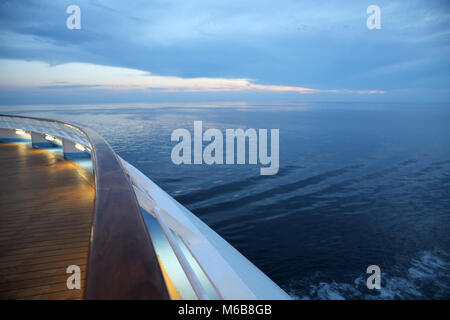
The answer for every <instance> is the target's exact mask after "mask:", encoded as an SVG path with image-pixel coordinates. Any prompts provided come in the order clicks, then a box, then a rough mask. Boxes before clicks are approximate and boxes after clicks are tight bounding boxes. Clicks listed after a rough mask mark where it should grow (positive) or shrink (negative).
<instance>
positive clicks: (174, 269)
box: [141, 208, 197, 300]
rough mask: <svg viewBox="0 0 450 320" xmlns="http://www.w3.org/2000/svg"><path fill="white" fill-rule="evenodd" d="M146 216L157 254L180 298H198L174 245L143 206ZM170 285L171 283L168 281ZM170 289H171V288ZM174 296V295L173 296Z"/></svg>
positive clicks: (164, 271)
mask: <svg viewBox="0 0 450 320" xmlns="http://www.w3.org/2000/svg"><path fill="white" fill-rule="evenodd" d="M141 211H142V214H143V216H144V220H145V223H146V225H147V228H148V231H149V234H150V238H151V240H152V243H153V247H154V248H155V252H156V255H157V256H158V259H159V261H160V264H161V265H162V267H161V269H163V270H162V271H163V273H166V274H167V276H168V278H169V279H170V282H171V284H173V286H174V287H175V289H176V291H177V293H178V294H179V296H180V298H181V299H183V300H197V295H196V294H195V292H194V289H193V288H192V286H191V284H190V283H189V280H188V278H187V276H186V274H185V273H184V270H183V268H182V267H181V265H180V263H179V261H178V259H177V257H176V255H175V253H174V252H173V250H172V247H171V246H170V244H169V241H168V240H167V238H166V236H165V234H164V232H163V230H162V229H161V226H160V225H159V222H158V220H156V218H155V217H154V216H152V215H151V214H150V213H148V212H147V211H146V210H145V209H143V208H141ZM166 285H168V287H169V286H170V284H168V283H167V281H166ZM169 291H170V290H169ZM171 298H173V296H171Z"/></svg>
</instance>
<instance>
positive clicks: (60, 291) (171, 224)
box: [0, 115, 289, 300]
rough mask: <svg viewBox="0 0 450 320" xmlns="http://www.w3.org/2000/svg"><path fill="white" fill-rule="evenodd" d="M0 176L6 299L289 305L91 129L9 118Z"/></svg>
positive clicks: (2, 132) (1, 138)
mask: <svg viewBox="0 0 450 320" xmlns="http://www.w3.org/2000/svg"><path fill="white" fill-rule="evenodd" d="M130 143H131V142H130ZM0 170H1V171H0V299H87V300H98V299H101V300H107V299H159V300H166V299H172V300H179V299H183V300H197V299H200V300H207V299H289V296H288V295H287V294H286V293H285V292H284V291H283V290H282V289H281V288H279V287H278V286H277V285H276V284H275V283H274V282H273V281H272V280H271V279H269V278H268V277H267V276H266V275H265V274H264V273H263V272H261V270H259V269H258V268H257V267H256V266H255V265H253V264H252V263H251V262H250V261H249V260H247V259H246V258H245V257H244V256H243V255H242V254H240V253H239V252H238V251H237V250H236V249H235V248H233V247H232V246H231V245H230V244H229V243H228V242H226V241H225V240H224V239H223V238H221V237H220V236H219V235H218V234H217V233H215V232H214V231H213V230H212V229H211V228H209V227H208V226H207V225H206V224H205V223H203V222H202V221H201V220H200V219H198V218H197V217H196V216H195V215H194V214H193V213H192V212H190V211H189V210H188V209H186V208H185V207H184V206H183V205H181V204H180V203H178V202H177V201H176V200H175V199H173V198H172V197H171V196H170V195H169V194H167V193H166V192H164V190H162V189H161V188H160V187H159V186H158V185H156V184H155V183H154V182H153V181H152V180H151V179H149V178H148V177H146V176H145V175H144V174H143V173H142V172H140V171H139V170H138V169H137V168H135V167H134V166H132V165H131V164H130V163H128V162H127V161H125V160H124V159H122V158H121V157H120V156H118V155H117V154H116V153H115V152H114V150H113V149H112V148H111V146H110V145H109V144H108V142H107V141H106V140H105V139H104V138H103V137H101V136H100V135H99V134H98V133H96V132H95V131H94V130H92V129H90V128H87V127H84V126H80V125H74V124H69V123H66V122H61V121H57V120H49V119H39V118H32V117H26V116H18V115H0ZM73 266H74V268H75V269H77V267H79V271H80V272H79V273H75V274H73V272H74V271H73V269H72V270H71V268H72V267H73ZM72 275H73V276H76V275H79V279H80V287H77V286H76V287H74V286H72V285H71V284H73V282H72V280H73V279H72Z"/></svg>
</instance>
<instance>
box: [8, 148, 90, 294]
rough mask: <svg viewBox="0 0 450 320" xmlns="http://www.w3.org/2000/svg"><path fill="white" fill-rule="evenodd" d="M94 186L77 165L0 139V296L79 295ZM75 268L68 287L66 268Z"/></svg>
mask: <svg viewBox="0 0 450 320" xmlns="http://www.w3.org/2000/svg"><path fill="white" fill-rule="evenodd" d="M94 197H95V190H94V185H93V181H92V178H91V177H90V175H89V174H87V173H86V171H85V170H84V169H82V168H81V167H79V166H78V165H77V164H75V163H73V162H71V161H67V160H64V159H63V158H62V157H59V156H56V155H54V154H53V153H51V152H47V151H44V150H40V149H34V148H31V147H29V146H25V145H20V144H13V143H0V299H81V298H82V294H83V286H84V279H85V275H86V264H87V256H88V248H89V246H88V244H89V236H90V229H91V224H92V215H93V211H94ZM69 265H78V266H79V267H80V268H81V279H82V281H81V285H82V288H81V290H76V289H74V290H68V289H67V286H66V281H67V278H68V277H69V276H70V275H69V274H66V268H67V267H68V266H69Z"/></svg>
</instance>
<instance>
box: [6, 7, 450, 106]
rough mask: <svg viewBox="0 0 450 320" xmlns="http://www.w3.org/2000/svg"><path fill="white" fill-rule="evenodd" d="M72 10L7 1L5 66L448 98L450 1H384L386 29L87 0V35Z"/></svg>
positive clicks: (359, 19)
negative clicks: (82, 67) (71, 24)
mask: <svg viewBox="0 0 450 320" xmlns="http://www.w3.org/2000/svg"><path fill="white" fill-rule="evenodd" d="M71 4H74V3H73V1H69V0H61V1H53V0H29V1H23V2H18V1H2V2H1V3H0V59H9V60H24V61H41V62H45V63H47V64H49V65H51V66H64V68H69V67H70V66H76V65H72V64H73V63H81V64H87V65H95V66H105V67H108V68H110V67H117V68H122V69H126V70H128V71H129V72H132V73H133V77H134V78H133V79H134V80H133V81H131V82H130V83H129V86H128V88H138V90H145V88H147V90H152V91H154V90H166V91H167V92H184V91H186V92H202V91H204V90H206V91H207V92H228V90H231V91H232V92H236V91H240V92H247V91H252V92H261V93H262V92H273V93H281V92H292V93H308V96H312V95H311V94H312V93H313V94H314V95H320V94H331V95H332V94H334V93H345V94H355V95H359V94H363V95H367V94H373V95H377V94H378V93H383V92H385V91H389V92H392V91H393V90H399V91H398V92H405V91H401V90H402V89H408V90H409V89H411V90H412V91H413V92H414V89H415V88H417V89H418V88H420V89H421V90H423V91H421V92H422V93H421V95H423V92H426V90H429V93H430V94H431V93H432V92H433V93H434V92H435V91H434V90H436V89H439V90H441V93H442V92H444V93H445V92H447V91H448V88H447V87H448V85H447V84H448V83H449V82H450V72H449V71H450V63H449V59H448V56H449V55H450V46H449V45H448V35H449V34H450V15H449V14H448V12H449V8H450V5H449V4H448V3H446V2H443V1H438V0H429V1H426V2H424V1H415V0H412V1H408V2H407V3H393V2H392V1H389V0H379V1H378V3H377V4H378V5H379V6H380V7H381V14H382V18H381V24H382V29H381V30H375V31H374V30H368V29H367V28H366V19H367V14H366V8H367V6H368V5H369V4H371V3H365V2H361V1H345V2H343V1H339V0H327V1H322V2H318V1H313V0H305V1H295V0H283V1H281V2H274V1H269V0H255V1H234V0H224V1H210V2H205V1H200V0H186V1H178V0H167V1H160V0H136V1H128V2H124V1H114V0H108V1H101V0H96V1H87V0H77V1H76V4H77V5H79V6H80V8H81V16H82V22H81V30H68V29H67V28H66V18H67V17H68V14H67V13H66V8H67V6H68V5H71ZM428 57H432V58H431V59H429V60H428V61H427V62H424V63H421V59H422V60H423V59H428ZM415 62H418V63H415ZM3 67H4V66H2V68H3ZM69 69H70V68H69ZM42 70H44V69H42ZM110 71H112V70H111V69H102V72H106V74H109V73H108V72H110ZM2 72H3V70H2ZM136 72H137V73H136ZM150 72H151V77H150V76H149V73H150ZM18 73H20V69H19V71H18ZM78 73H79V72H78ZM144 73H145V74H144ZM69 74H70V75H71V76H72V77H73V78H71V79H66V78H65V77H63V76H59V77H62V78H64V79H66V80H70V81H71V85H99V86H101V88H106V87H108V88H110V89H109V90H113V89H114V90H125V89H126V88H127V85H126V84H125V83H123V82H122V80H123V79H124V77H123V75H121V77H122V78H121V79H122V80H120V81H119V79H118V78H117V79H116V78H114V77H113V78H114V79H116V83H108V81H107V79H99V81H100V82H99V81H97V80H96V79H95V77H96V76H97V75H95V74H91V76H92V77H93V79H85V78H86V77H84V78H83V79H80V78H79V77H81V76H82V75H77V71H76V70H72V69H70V70H69ZM35 77H37V75H35ZM31 78H32V79H33V75H31ZM41 78H42V79H43V80H45V81H47V80H48V79H47V75H46V74H42V75H41ZM46 79H47V80H46ZM211 79H214V80H211ZM35 80H36V79H35ZM88 80H89V81H91V82H89V81H88ZM127 80H129V79H128V78H127ZM30 81H31V80H30ZM157 81H159V82H162V83H163V85H162V86H161V85H159V84H156V83H155V82H157ZM5 85H7V84H5ZM53 85H54V84H52V83H51V82H49V81H47V82H46V83H45V84H43V83H41V84H38V83H34V84H33V86H44V87H45V86H53ZM72 89H73V90H81V89H82V88H75V87H73V88H72ZM84 89H89V90H100V87H92V88H84ZM55 90H56V89H55ZM58 90H61V91H62V90H64V89H63V88H60V89H58ZM66 90H69V88H68V87H67V88H66ZM127 90H128V89H127ZM408 92H409V91H408ZM404 97H405V99H410V98H411V95H410V94H407V95H406V94H405V95H404Z"/></svg>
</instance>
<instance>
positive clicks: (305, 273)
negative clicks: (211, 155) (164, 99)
mask: <svg viewBox="0 0 450 320" xmlns="http://www.w3.org/2000/svg"><path fill="white" fill-rule="evenodd" d="M0 112H1V113H15V114H22V115H30V116H36V117H45V118H53V119H59V120H63V121H68V122H75V123H79V124H83V125H87V126H90V127H92V128H93V129H95V130H96V131H98V132H99V133H100V134H101V135H103V136H104V137H105V138H106V139H107V140H108V141H109V142H110V144H111V145H112V147H113V148H114V150H115V151H116V152H117V153H118V154H119V155H120V156H121V157H123V158H124V159H125V160H127V161H128V162H130V163H131V164H133V165H134V166H136V167H137V168H138V169H139V170H141V171H142V172H143V173H145V174H146V175H147V176H148V177H150V178H151V179H152V180H153V181H155V182H156V183H157V184H159V185H160V186H161V187H162V188H163V189H165V190H166V191H167V192H168V193H170V194H171V195H172V196H173V197H174V198H176V199H177V200H178V201H179V202H180V203H182V204H183V205H185V206H186V207H187V208H189V209H190V210H191V211H192V212H193V213H194V214H196V215H197V216H198V217H199V218H200V219H202V220H203V221H204V222H205V223H206V224H208V225H209V226H210V227H211V228H212V229H214V230H215V231H216V232H217V233H219V234H220V235H221V236H222V237H223V238H224V239H226V240H227V241H228V242H230V243H231V244H232V245H233V246H235V247H236V248H237V249H238V250H239V251H240V252H241V253H242V254H244V255H245V256H246V257H247V258H248V259H249V260H250V261H252V262H253V263H254V264H255V265H257V266H258V267H259V268H260V269H261V270H262V271H264V272H265V273H266V274H267V275H268V276H269V277H270V278H272V279H273V280H274V281H275V282H276V283H277V284H279V285H280V286H281V287H282V288H283V289H285V290H286V291H287V292H288V293H289V294H290V295H291V296H292V297H294V298H299V299H449V298H450V105H439V104H432V105H431V104H430V105H427V104H373V103H372V104H364V103H265V104H264V103H260V104H258V103H253V104H252V103H198V104H194V103H189V104H179V103H178V104H127V105H124V104H120V105H81V106H80V105H39V106H0ZM194 120H202V121H203V127H204V130H206V129H207V128H217V129H220V130H222V132H225V129H227V128H229V129H236V128H244V129H245V128H255V129H279V130H280V170H279V172H278V174H277V175H274V176H261V175H260V174H259V169H260V165H212V166H208V165H179V166H177V165H175V164H173V163H172V161H171V157H170V154H171V151H172V148H173V146H174V145H175V144H176V143H175V142H172V141H171V140H170V135H171V133H172V131H173V130H175V129H178V128H186V129H188V130H190V131H191V133H193V123H194ZM369 265H378V266H379V267H380V269H381V287H382V288H381V289H380V290H376V289H375V290H369V289H367V287H366V279H367V277H368V276H369V275H368V274H366V269H367V267H368V266H369Z"/></svg>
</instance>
